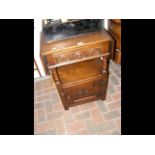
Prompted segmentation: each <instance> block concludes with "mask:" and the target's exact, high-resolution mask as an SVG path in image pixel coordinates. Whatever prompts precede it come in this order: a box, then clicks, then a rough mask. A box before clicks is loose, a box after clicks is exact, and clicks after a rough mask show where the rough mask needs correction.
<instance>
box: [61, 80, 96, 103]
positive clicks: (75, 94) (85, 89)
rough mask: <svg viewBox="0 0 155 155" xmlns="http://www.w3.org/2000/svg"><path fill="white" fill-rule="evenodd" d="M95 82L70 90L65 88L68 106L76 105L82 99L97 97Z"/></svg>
mask: <svg viewBox="0 0 155 155" xmlns="http://www.w3.org/2000/svg"><path fill="white" fill-rule="evenodd" d="M94 86H95V85H94V81H93V82H92V81H91V82H86V83H82V84H78V85H74V86H70V87H68V88H64V93H65V95H66V98H67V101H68V104H69V105H70V104H74V103H76V101H78V100H80V99H85V98H88V97H90V96H94V95H95V87H94Z"/></svg>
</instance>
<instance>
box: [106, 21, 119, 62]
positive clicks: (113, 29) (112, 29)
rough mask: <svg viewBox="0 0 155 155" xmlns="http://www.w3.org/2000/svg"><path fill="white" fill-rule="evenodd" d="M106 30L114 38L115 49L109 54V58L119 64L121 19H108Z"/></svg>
mask: <svg viewBox="0 0 155 155" xmlns="http://www.w3.org/2000/svg"><path fill="white" fill-rule="evenodd" d="M108 31H109V33H110V34H111V35H112V37H113V38H114V40H115V50H114V53H112V54H111V58H112V59H113V60H114V61H115V62H116V63H118V64H121V19H109V20H108Z"/></svg>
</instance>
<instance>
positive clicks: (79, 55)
mask: <svg viewBox="0 0 155 155" xmlns="http://www.w3.org/2000/svg"><path fill="white" fill-rule="evenodd" d="M108 52H109V42H104V43H96V44H92V45H89V46H84V47H76V48H74V49H70V50H61V51H57V52H54V53H52V54H48V55H47V56H46V57H47V61H48V65H55V64H61V63H67V62H70V61H74V60H80V59H84V58H89V57H93V56H100V55H101V54H104V53H108Z"/></svg>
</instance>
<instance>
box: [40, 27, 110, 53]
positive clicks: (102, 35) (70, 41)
mask: <svg viewBox="0 0 155 155" xmlns="http://www.w3.org/2000/svg"><path fill="white" fill-rule="evenodd" d="M109 40H112V38H111V36H110V35H109V34H108V32H107V31H106V30H105V29H102V30H101V31H97V32H92V33H87V34H82V35H78V36H75V37H72V38H67V39H63V40H59V41H55V42H52V43H47V42H46V41H45V36H44V34H43V32H41V40H40V54H41V55H46V54H49V53H52V52H56V51H60V50H64V49H70V48H74V47H77V46H79V47H82V46H85V45H89V44H92V43H99V42H105V41H109Z"/></svg>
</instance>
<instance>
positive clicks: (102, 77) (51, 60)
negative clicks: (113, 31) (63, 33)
mask: <svg viewBox="0 0 155 155" xmlns="http://www.w3.org/2000/svg"><path fill="white" fill-rule="evenodd" d="M113 45H114V40H113V39H112V37H111V36H110V35H109V34H108V32H107V31H106V30H105V29H103V30H102V31H100V32H93V33H90V34H85V35H81V36H77V37H73V38H69V39H65V40H61V41H58V42H53V43H51V44H46V43H45V41H44V36H43V34H42V35H41V53H40V54H41V58H42V60H43V61H42V62H43V64H44V68H45V70H46V74H50V75H52V77H53V79H54V81H55V84H56V87H57V89H58V92H59V95H60V98H61V101H62V103H63V105H64V108H65V110H68V109H69V107H72V106H76V105H79V104H84V103H87V102H92V101H95V100H99V99H101V100H104V99H105V98H106V92H107V85H108V75H109V73H108V72H109V58H110V53H112V52H113Z"/></svg>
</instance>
